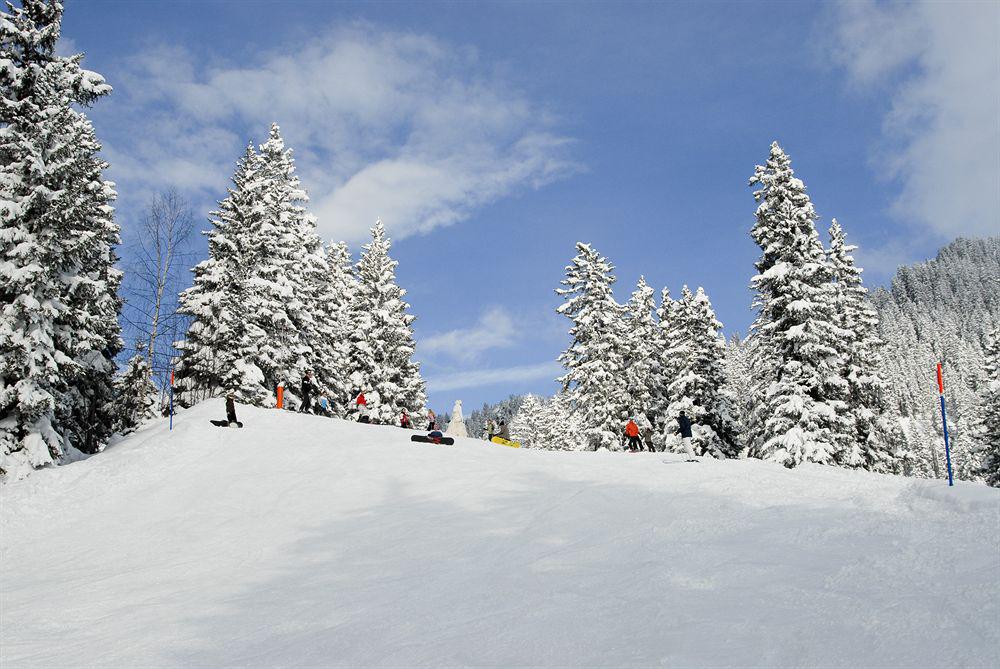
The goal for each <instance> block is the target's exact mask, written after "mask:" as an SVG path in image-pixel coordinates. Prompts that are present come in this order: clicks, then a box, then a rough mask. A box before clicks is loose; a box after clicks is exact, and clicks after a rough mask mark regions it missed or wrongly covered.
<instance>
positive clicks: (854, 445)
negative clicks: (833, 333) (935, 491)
mask: <svg viewBox="0 0 1000 669" xmlns="http://www.w3.org/2000/svg"><path fill="white" fill-rule="evenodd" d="M856 249H857V247H856V246H854V245H851V244H848V243H847V234H846V233H845V232H844V229H843V228H842V227H841V226H840V224H839V223H837V219H833V221H831V224H830V247H829V250H828V252H827V253H828V259H829V263H830V269H831V270H832V272H833V281H834V283H833V286H834V296H835V298H834V299H835V302H834V305H835V307H836V312H835V313H836V319H837V320H836V324H837V326H838V327H839V328H840V329H841V330H842V332H843V335H842V336H841V337H839V338H837V339H836V340H835V344H836V346H837V348H838V352H839V353H840V355H841V357H842V360H843V364H844V368H843V369H842V370H841V372H840V374H841V376H843V378H844V379H846V380H847V387H848V391H847V419H848V421H849V423H850V424H851V426H852V427H853V429H852V430H851V431H850V432H849V433H848V434H847V435H845V437H846V438H845V440H844V447H843V448H842V449H841V451H840V452H839V453H838V454H837V461H838V462H839V463H840V464H843V465H846V466H849V467H862V468H864V469H868V470H871V471H876V472H895V471H898V470H899V466H900V463H899V458H900V455H899V449H900V440H901V434H900V433H899V427H898V426H899V421H898V417H897V416H895V415H893V414H891V413H890V411H889V403H888V400H887V397H886V387H885V382H884V381H883V380H882V378H881V376H880V375H879V369H880V367H881V349H882V341H881V339H879V336H878V326H879V321H878V312H876V311H875V307H874V305H872V303H871V301H870V300H869V298H868V289H867V288H865V287H864V284H863V283H862V280H861V273H862V271H863V270H862V269H861V268H860V267H858V266H857V265H855V263H854V257H853V256H852V255H851V253H852V252H853V251H855V250H856Z"/></svg>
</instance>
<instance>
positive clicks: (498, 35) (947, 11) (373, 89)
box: [63, 0, 1000, 409]
mask: <svg viewBox="0 0 1000 669" xmlns="http://www.w3.org/2000/svg"><path fill="white" fill-rule="evenodd" d="M66 4H67V8H66V15H65V20H64V29H63V35H64V38H65V39H67V40H68V41H67V44H65V45H64V47H63V49H64V50H77V51H84V52H85V53H86V54H87V57H86V60H85V61H84V62H85V66H87V67H88V68H90V69H94V70H96V71H98V72H100V73H102V74H103V75H105V77H107V79H108V80H109V82H110V83H111V84H112V85H113V86H114V87H115V93H114V94H113V95H112V96H111V97H110V98H109V99H107V100H105V101H102V102H101V103H100V104H99V106H98V107H96V108H95V109H93V110H92V112H91V116H92V118H93V119H94V123H95V125H96V127H97V131H98V134H99V137H100V138H101V139H102V141H103V142H104V144H105V150H106V154H107V157H108V159H109V161H110V162H111V164H112V169H111V171H110V175H109V176H110V178H112V179H113V180H115V181H116V182H117V183H118V190H119V194H120V200H119V205H118V207H119V221H120V222H121V224H122V226H123V229H124V235H125V237H126V240H128V237H129V233H130V230H131V229H132V228H131V224H132V221H134V220H135V219H136V215H137V212H138V211H139V210H140V208H141V206H142V203H143V202H144V201H146V200H147V199H148V198H149V197H150V195H151V194H152V193H154V192H156V191H158V190H161V189H163V188H166V187H170V186H174V187H177V188H178V189H180V190H181V192H182V193H183V194H184V195H185V196H186V197H187V198H188V199H189V200H190V201H191V203H192V205H193V207H194V209H195V211H196V215H197V217H198V219H199V220H204V219H205V218H206V217H207V213H208V211H210V210H211V209H212V206H213V204H214V202H215V201H216V200H218V199H219V198H220V197H222V196H223V195H224V192H225V191H224V189H225V187H226V184H227V181H228V179H229V176H230V175H231V173H232V167H233V163H234V162H235V160H236V158H237V157H238V156H239V155H240V152H241V150H242V147H243V146H245V144H246V142H247V141H248V140H253V141H255V142H257V143H259V142H261V141H263V139H264V138H265V136H266V132H267V127H268V124H269V123H270V122H271V121H272V120H273V121H277V122H278V123H279V124H280V125H281V127H282V131H283V133H284V134H285V137H286V141H287V142H288V143H289V145H290V146H291V147H292V148H293V149H295V151H296V156H297V159H298V165H299V172H300V175H301V177H302V180H303V185H304V186H305V187H306V188H307V189H308V190H309V192H310V195H311V198H312V202H311V210H312V211H313V212H314V213H315V214H316V215H317V217H318V219H319V227H320V231H321V233H322V235H323V237H324V239H326V240H330V239H346V240H347V241H348V242H350V243H351V245H352V248H353V249H354V250H355V251H356V250H357V249H358V247H359V245H360V244H361V243H363V241H364V236H365V234H366V232H367V229H368V228H369V227H370V226H371V224H372V223H373V222H374V220H375V218H376V217H378V216H381V217H382V219H383V220H384V221H385V223H386V227H387V229H388V230H389V233H390V235H392V236H393V237H394V239H395V240H396V241H395V245H394V255H395V257H396V258H397V259H398V260H399V263H400V265H399V281H400V283H401V285H402V286H403V287H404V288H406V289H407V290H408V291H409V299H410V302H411V304H412V309H413V312H414V313H415V314H416V315H417V316H418V317H419V320H418V321H417V323H416V326H415V327H416V330H417V336H418V357H419V358H420V359H421V361H422V362H423V365H424V367H423V368H424V373H425V376H426V377H427V378H428V380H429V385H430V391H431V392H430V396H431V403H432V406H434V407H436V408H438V409H444V408H448V407H450V405H451V402H452V401H453V400H454V399H456V398H461V399H463V400H464V403H465V405H466V407H473V406H477V405H478V404H480V403H481V402H483V401H493V400H497V399H500V398H502V397H505V396H506V395H507V394H509V393H520V392H527V391H531V392H542V393H549V392H552V391H553V390H554V389H555V384H554V383H553V382H552V378H553V377H554V376H555V375H556V374H557V373H558V369H556V368H555V367H554V364H553V361H554V360H555V357H556V356H557V355H558V353H559V351H560V350H561V349H562V348H563V347H564V346H565V345H566V343H567V336H566V334H565V333H566V330H567V324H566V323H565V322H563V320H564V319H562V318H561V317H559V316H557V315H555V313H554V309H555V307H556V306H557V304H558V299H557V297H556V296H555V294H554V292H553V290H554V289H555V288H556V287H557V286H558V282H559V280H560V278H561V276H562V271H563V267H564V266H565V265H566V264H567V262H568V261H569V259H570V258H571V257H572V256H573V254H574V243H575V242H576V241H577V240H583V241H588V242H591V243H593V244H594V245H595V246H596V247H597V248H598V249H599V250H600V251H601V252H602V253H604V254H605V255H607V256H608V257H609V258H610V259H611V260H612V261H613V262H614V264H615V265H616V266H617V276H618V279H619V281H618V295H619V297H620V298H621V299H623V300H624V299H625V298H626V297H627V295H628V294H629V292H630V291H631V289H632V288H633V287H634V285H635V281H636V280H637V279H638V277H639V275H640V274H643V275H645V277H646V279H647V281H648V282H649V283H650V284H652V285H653V286H655V287H657V288H659V287H660V286H664V285H666V286H669V287H670V288H671V290H672V291H673V293H674V294H675V295H676V294H677V293H678V292H679V290H680V288H681V286H682V285H684V284H688V285H690V286H692V288H693V287H695V286H704V287H705V289H706V291H707V292H708V294H709V296H710V297H711V299H712V302H713V304H714V305H715V307H716V310H717V312H718V315H719V318H720V319H721V320H722V321H723V323H724V324H725V326H726V329H727V331H728V332H733V331H740V332H744V331H745V330H746V327H747V326H748V324H749V322H750V321H751V320H752V314H751V312H750V308H749V304H750V293H749V290H748V288H747V284H748V281H749V278H750V276H751V274H752V269H753V268H752V263H753V261H754V259H755V258H756V255H757V249H756V248H755V247H754V245H753V244H752V242H751V240H750V239H749V237H748V235H747V232H748V230H749V229H750V226H751V225H752V223H753V212H754V208H755V205H754V202H753V198H752V196H751V191H750V189H749V188H748V187H747V185H746V182H747V179H748V177H749V176H750V175H751V174H752V173H753V168H754V165H755V164H756V163H759V162H762V161H763V160H765V158H766V156H767V150H768V146H769V144H770V142H771V141H772V140H773V139H777V140H778V141H779V142H780V143H781V144H782V145H783V147H784V148H785V149H786V150H787V151H788V152H789V153H790V154H791V156H792V160H793V165H794V167H795V169H796V171H797V173H798V175H799V176H800V177H801V178H802V179H803V180H804V181H805V183H806V185H807V186H808V188H809V191H810V193H811V195H812V197H813V200H814V202H815V204H816V207H817V210H818V212H819V213H820V215H821V217H822V221H821V226H823V229H824V230H825V226H826V225H828V224H829V220H830V218H832V217H837V218H838V220H839V221H840V222H841V224H842V225H843V226H844V227H845V229H846V230H847V232H848V234H849V236H850V238H851V239H852V240H853V241H854V242H855V243H858V244H860V245H861V251H860V252H859V254H858V256H859V259H860V261H861V263H862V264H863V265H864V266H865V267H866V268H867V272H866V277H867V280H868V282H869V284H879V283H882V282H884V281H886V280H887V279H888V277H890V276H891V274H892V271H893V269H894V268H895V266H896V265H897V264H898V263H904V262H912V261H914V260H919V259H923V258H926V257H929V256H932V255H933V253H934V252H935V250H936V249H937V248H938V247H939V246H940V245H941V244H943V243H945V242H947V241H948V240H950V239H951V238H954V237H956V236H959V235H966V236H982V235H986V234H997V232H998V230H1000V193H998V188H997V183H1000V164H998V161H1000V158H998V156H1000V127H998V124H1000V121H998V119H1000V102H998V96H997V93H996V91H997V90H1000V52H998V49H1000V47H998V44H1000V8H998V7H1000V6H998V5H996V4H993V3H968V4H959V3H948V4H945V3H938V4H905V5H904V4H895V3H890V4H885V3H868V2H852V3H845V4H839V5H838V4H810V3H773V4H769V3H732V4H727V3H694V2H692V3H648V4H647V3H634V4H625V3H614V4H611V3H609V4H593V3H588V4H584V3H573V4H570V3H502V4H493V5H491V4H471V3H448V4H434V3H372V4H349V3H338V4H333V3H320V2H287V3H257V2H238V3H236V2H220V3H212V2H170V3H167V2H163V3H156V2H141V3H126V2H101V1H99V0H90V1H88V2H73V1H72V0H70V1H69V2H67V3H66Z"/></svg>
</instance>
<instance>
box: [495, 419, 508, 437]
mask: <svg viewBox="0 0 1000 669" xmlns="http://www.w3.org/2000/svg"><path fill="white" fill-rule="evenodd" d="M497 436H498V437H500V438H501V439H503V440H504V441H510V428H508V427H507V423H505V422H504V421H500V432H499V434H497Z"/></svg>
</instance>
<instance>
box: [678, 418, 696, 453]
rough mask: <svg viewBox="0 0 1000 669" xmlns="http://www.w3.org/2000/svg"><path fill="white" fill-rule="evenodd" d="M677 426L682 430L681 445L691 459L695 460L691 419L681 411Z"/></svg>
mask: <svg viewBox="0 0 1000 669" xmlns="http://www.w3.org/2000/svg"><path fill="white" fill-rule="evenodd" d="M677 425H678V427H680V429H681V445H682V446H683V447H684V452H685V453H687V456H688V458H689V459H691V460H694V449H693V448H691V419H690V418H688V416H687V414H686V413H684V412H683V411H681V413H680V415H679V416H677Z"/></svg>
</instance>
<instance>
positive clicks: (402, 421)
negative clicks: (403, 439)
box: [399, 409, 413, 430]
mask: <svg viewBox="0 0 1000 669" xmlns="http://www.w3.org/2000/svg"><path fill="white" fill-rule="evenodd" d="M399 426H400V427H401V428H403V429H404V430H409V429H410V428H411V427H412V426H413V425H412V423H410V414H408V413H406V409H403V415H402V416H400V417H399Z"/></svg>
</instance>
